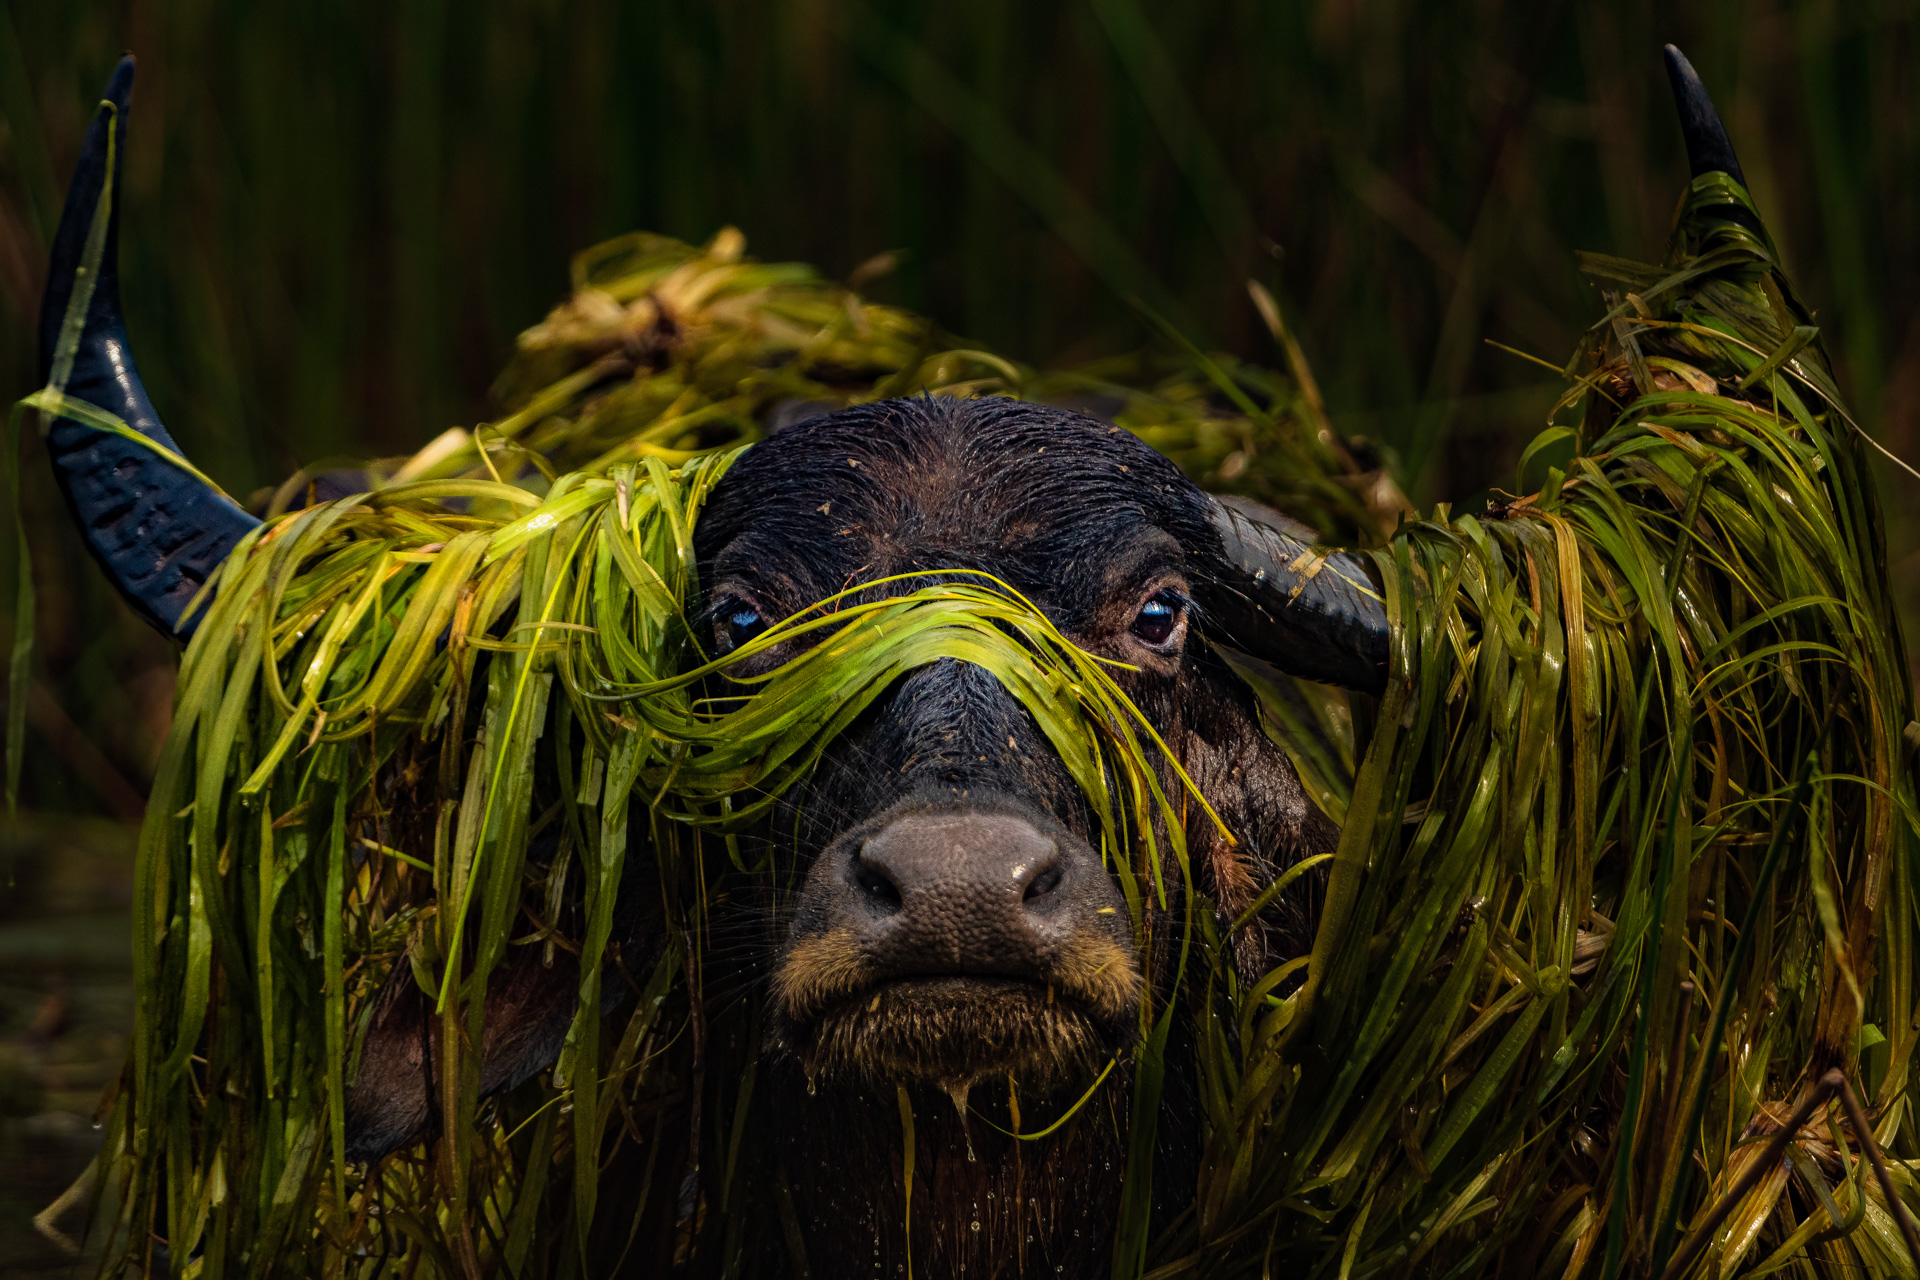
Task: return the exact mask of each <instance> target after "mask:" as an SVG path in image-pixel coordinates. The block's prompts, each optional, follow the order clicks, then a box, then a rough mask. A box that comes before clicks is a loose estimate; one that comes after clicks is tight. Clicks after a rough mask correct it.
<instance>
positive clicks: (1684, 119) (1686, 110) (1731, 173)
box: [1666, 45, 1747, 187]
mask: <svg viewBox="0 0 1920 1280" xmlns="http://www.w3.org/2000/svg"><path fill="white" fill-rule="evenodd" d="M1666 54H1667V83H1668V84H1669V85H1671V86H1672V87H1673V105H1674V109H1675V110H1676V111H1677V112H1678V113H1679V115H1680V136H1681V138H1682V139H1684V140H1685V142H1686V144H1687V167H1688V168H1689V169H1690V170H1691V171H1692V172H1693V176H1694V177H1696V178H1697V177H1699V176H1700V175H1701V174H1705V173H1714V172H1719V173H1724V174H1726V175H1727V176H1728V177H1730V178H1732V179H1733V180H1734V181H1735V182H1737V183H1739V184H1740V185H1741V186H1743V187H1744V186H1746V185H1747V175H1746V174H1744V173H1742V172H1741V171H1740V157H1739V156H1736V155H1735V154H1733V143H1732V141H1731V140H1729V139H1728V137H1727V127H1726V126H1725V125H1724V124H1721V123H1720V113H1719V112H1718V111H1716V110H1715V109H1714V106H1713V99H1712V98H1710V97H1708V96H1707V87H1706V86H1705V85H1703V84H1701V83H1700V73H1699V72H1697V71H1695V70H1694V69H1693V64H1692V63H1691V62H1688V61H1687V55H1686V54H1684V53H1682V52H1680V50H1679V49H1678V48H1676V47H1675V46H1673V45H1668V46H1667V47H1666Z"/></svg>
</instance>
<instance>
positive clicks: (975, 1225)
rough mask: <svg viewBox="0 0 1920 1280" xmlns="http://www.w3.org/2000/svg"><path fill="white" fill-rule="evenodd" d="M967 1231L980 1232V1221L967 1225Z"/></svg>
mask: <svg viewBox="0 0 1920 1280" xmlns="http://www.w3.org/2000/svg"><path fill="white" fill-rule="evenodd" d="M967 1229H968V1230H970V1231H978V1230H979V1229H980V1224H979V1222H978V1221H974V1222H969V1223H968V1224H967Z"/></svg>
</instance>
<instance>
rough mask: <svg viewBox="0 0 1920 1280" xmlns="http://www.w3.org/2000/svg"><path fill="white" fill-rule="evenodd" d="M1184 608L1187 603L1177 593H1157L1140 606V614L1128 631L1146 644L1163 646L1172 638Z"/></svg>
mask: <svg viewBox="0 0 1920 1280" xmlns="http://www.w3.org/2000/svg"><path fill="white" fill-rule="evenodd" d="M1186 607H1187V602H1186V600H1185V599H1184V598H1183V597H1182V596H1181V595H1180V593H1179V592H1177V591H1161V592H1158V593H1156V594H1155V595H1153V596H1152V597H1150V598H1149V599H1148V600H1147V602H1146V603H1145V604H1143V605H1141V606H1140V612H1139V614H1138V615H1137V616H1136V617H1135V618H1134V620H1133V626H1132V627H1131V628H1129V629H1130V630H1131V631H1132V632H1133V634H1134V635H1135V636H1137V637H1139V639H1140V640H1142V641H1143V642H1145V643H1147V644H1150V645H1155V646H1158V645H1163V644H1165V643H1166V642H1167V641H1168V640H1170V639H1171V638H1172V637H1173V633H1174V630H1175V629H1176V628H1177V627H1179V625H1180V615H1181V614H1182V613H1184V612H1185V611H1186Z"/></svg>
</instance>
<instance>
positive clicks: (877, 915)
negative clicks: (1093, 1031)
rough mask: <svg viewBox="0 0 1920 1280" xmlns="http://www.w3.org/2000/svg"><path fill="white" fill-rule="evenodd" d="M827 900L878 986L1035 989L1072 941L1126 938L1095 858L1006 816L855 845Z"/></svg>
mask: <svg viewBox="0 0 1920 1280" xmlns="http://www.w3.org/2000/svg"><path fill="white" fill-rule="evenodd" d="M1089 861H1091V862H1092V864H1093V865H1091V866H1089V865H1087V864H1088V862H1089ZM827 892H829V893H830V894H831V895H832V896H833V897H834V898H835V899H836V901H835V902H834V904H833V906H832V907H831V908H830V911H831V912H832V914H834V915H836V916H839V917H841V918H844V919H845V920H846V921H847V923H848V926H849V927H850V929H851V930H852V933H853V940H854V944H855V945H856V946H858V947H859V948H860V949H861V950H862V951H864V952H865V953H866V954H867V955H868V956H870V957H871V958H872V959H873V961H874V963H875V965H876V967H877V968H878V969H879V970H880V971H881V972H882V973H884V974H886V975H888V976H890V977H892V976H899V977H905V976H908V975H918V974H940V975H945V976H961V975H970V976H996V977H1008V978H1025V979H1028V980H1029V981H1032V982H1038V983H1042V984H1044V983H1045V982H1046V981H1047V980H1048V978H1049V976H1050V970H1051V967H1052V964H1053V962H1054V960H1055V959H1056V958H1057V957H1058V956H1059V954H1060V953H1061V951H1062V950H1063V949H1067V948H1071V947H1072V946H1073V945H1074V942H1075V940H1076V937H1077V936H1078V935H1080V934H1082V933H1090V934H1095V935H1100V934H1104V935H1108V936H1110V937H1111V938H1112V939H1113V941H1114V942H1115V943H1116V944H1118V945H1124V943H1125V941H1126V936H1125V932H1124V929H1123V928H1122V926H1124V924H1125V921H1126V916H1125V914H1124V908H1123V906H1122V905H1121V904H1120V903H1119V902H1118V901H1117V895H1116V894H1115V893H1114V892H1113V888H1112V884H1111V881H1110V880H1109V878H1108V877H1107V875H1106V872H1105V870H1104V869H1103V868H1102V867H1101V866H1100V865H1099V863H1098V861H1097V860H1092V859H1089V858H1087V857H1086V856H1085V855H1084V854H1081V855H1080V856H1076V854H1075V851H1073V850H1072V848H1071V847H1069V849H1068V850H1066V851H1063V850H1062V849H1061V848H1060V844H1059V843H1058V842H1056V841H1054V840H1052V839H1049V838H1048V837H1046V836H1044V835H1042V834H1041V833H1040V831H1039V830H1038V829H1037V828H1036V827H1035V826H1034V825H1033V824H1032V823H1031V822H1028V821H1027V820H1025V819H1023V818H1020V817H1016V816H1013V815H1011V814H1000V813H965V812H961V813H921V814H913V815H910V816H907V817H903V818H900V819H898V820H896V821H894V822H892V823H890V824H888V825H887V826H886V827H884V828H882V829H881V830H880V831H879V832H878V833H876V834H875V835H873V836H872V837H871V838H869V839H867V840H864V841H862V842H861V843H860V846H859V848H858V850H856V851H855V853H854V855H853V857H852V858H850V859H848V860H847V861H846V863H845V864H844V873H843V874H842V875H840V876H837V877H834V878H833V880H832V882H831V884H830V885H829V886H827Z"/></svg>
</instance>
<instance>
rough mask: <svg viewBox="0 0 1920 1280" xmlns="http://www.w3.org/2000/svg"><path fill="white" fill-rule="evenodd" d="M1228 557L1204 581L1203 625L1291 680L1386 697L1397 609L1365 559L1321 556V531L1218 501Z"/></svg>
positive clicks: (1199, 590) (1218, 526)
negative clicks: (1391, 623) (1390, 632)
mask: <svg viewBox="0 0 1920 1280" xmlns="http://www.w3.org/2000/svg"><path fill="white" fill-rule="evenodd" d="M1211 519H1212V523H1213V529H1214V532H1215V533H1217V534H1218V535H1219V536H1220V542H1221V558H1220V564H1219V566H1218V570H1217V572H1216V573H1215V575H1214V577H1213V579H1212V580H1211V581H1207V582H1201V583H1196V584H1195V588H1194V590H1195V594H1196V595H1198V596H1199V598H1200V605H1201V609H1202V614H1201V617H1202V624H1203V625H1204V626H1205V627H1206V628H1207V630H1208V632H1209V633H1210V634H1211V635H1213V636H1215V637H1216V638H1217V639H1219V640H1220V641H1221V642H1222V643H1225V644H1229V645H1231V646H1233V647H1234V648H1236V649H1239V650H1241V651H1242V652H1245V653H1249V654H1251V655H1253V656H1254V657H1256V658H1260V659H1262V660H1263V661H1266V662H1270V663H1272V664H1273V665H1274V666H1276V667H1278V668H1280V669H1281V670H1282V671H1285V672H1287V673H1288V674H1290V675H1296V676H1302V677H1304V678H1306V679H1308V680H1318V681H1320V682H1322V683H1323V684H1337V685H1342V686H1344V687H1346V688H1348V689H1357V690H1359V691H1361V692H1363V693H1373V694H1377V693H1380V692H1381V691H1382V690H1384V689H1385V688H1386V686H1387V647H1388V642H1387V609H1386V605H1385V604H1384V603H1383V602H1382V601H1381V599H1380V594H1379V591H1378V590H1377V588H1376V587H1375V586H1374V582H1373V574H1372V570H1371V568H1370V566H1369V564H1368V561H1367V560H1366V558H1365V557H1363V556H1359V555H1356V554H1354V553H1353V552H1351V551H1335V552H1332V553H1330V554H1328V555H1326V557H1325V558H1324V559H1323V560H1319V561H1318V564H1319V567H1318V569H1313V568H1311V566H1312V565H1314V563H1315V562H1316V557H1315V556H1314V555H1313V554H1312V552H1313V548H1314V541H1315V538H1314V534H1313V531H1312V530H1311V529H1308V528H1306V527H1305V526H1303V525H1297V524H1294V523H1293V522H1292V521H1290V520H1288V519H1286V518H1285V517H1283V516H1280V515H1279V514H1278V513H1277V512H1273V511H1269V510H1267V509H1265V508H1263V507H1260V506H1258V504H1255V503H1250V502H1243V501H1237V500H1234V499H1225V500H1222V499H1219V498H1215V499H1213V511H1212V513H1211Z"/></svg>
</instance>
